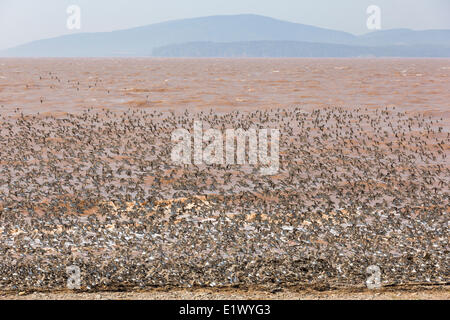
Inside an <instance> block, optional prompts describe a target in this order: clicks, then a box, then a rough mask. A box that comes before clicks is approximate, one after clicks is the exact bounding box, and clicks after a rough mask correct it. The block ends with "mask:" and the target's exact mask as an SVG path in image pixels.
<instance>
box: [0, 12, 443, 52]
mask: <svg viewBox="0 0 450 320" xmlns="http://www.w3.org/2000/svg"><path fill="white" fill-rule="evenodd" d="M257 41H284V42H289V41H291V42H309V43H321V44H340V45H359V46H387V45H394V44H397V43H402V44H407V45H433V46H440V45H443V46H450V30H429V31H412V30H403V29H402V30H388V31H378V32H374V33H369V34H367V35H364V36H359V37H357V36H355V35H352V34H350V33H346V32H341V31H335V30H330V29H324V28H318V27H313V26H309V25H304V24H299V23H292V22H286V21H281V20H277V19H273V18H269V17H264V16H258V15H251V14H245V15H229V16H211V17H202V18H193V19H184V20H175V21H168V22H164V23H157V24H152V25H148V26H144V27H138V28H132V29H127V30H119V31H113V32H101V33H78V34H73V35H66V36H61V37H57V38H51V39H45V40H39V41H34V42H30V43H28V44H24V45H21V46H18V47H15V48H11V49H8V50H4V51H0V56H10V57H111V56H125V57H134V56H149V55H151V54H152V52H153V50H154V49H156V48H160V47H164V46H168V45H179V44H182V43H189V42H215V43H227V42H232V43H236V42H257ZM324 48H329V47H327V46H326V47H324ZM336 48H337V47H336ZM158 50H162V49H156V52H158ZM327 50H328V49H327ZM342 50H344V49H343V47H342ZM345 50H347V49H345ZM159 52H161V51H159ZM315 52H317V51H315ZM432 53H433V54H434V53H435V52H434V51H433V52H432Z"/></svg>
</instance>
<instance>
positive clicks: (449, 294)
mask: <svg viewBox="0 0 450 320" xmlns="http://www.w3.org/2000/svg"><path fill="white" fill-rule="evenodd" d="M0 300H450V288H449V286H442V287H431V288H424V287H421V288H420V287H419V288H413V289H406V288H400V289H397V288H396V289H383V290H361V291H357V290H334V291H324V292H319V291H312V290H304V291H294V290H281V291H280V292H273V293H271V292H267V291H258V290H249V291H244V290H212V289H198V290H181V289H179V290H178V289H176V290H168V291H163V290H154V291H145V292H97V293H73V292H53V293H25V292H21V293H14V294H11V293H0Z"/></svg>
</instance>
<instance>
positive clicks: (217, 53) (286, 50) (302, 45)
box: [153, 41, 450, 57]
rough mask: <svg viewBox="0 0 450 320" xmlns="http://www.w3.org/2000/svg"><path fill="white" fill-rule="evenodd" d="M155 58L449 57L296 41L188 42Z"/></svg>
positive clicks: (441, 50) (446, 51)
mask: <svg viewBox="0 0 450 320" xmlns="http://www.w3.org/2000/svg"><path fill="white" fill-rule="evenodd" d="M153 56H157V57H424V56H426V57H450V47H441V46H424V45H416V46H405V45H397V46H377V47H370V46H353V45H342V44H326V43H311V42H297V41H250V42H227V43H224V42H222V43H215V42H190V43H185V44H175V45H168V46H164V47H160V48H156V49H155V50H153Z"/></svg>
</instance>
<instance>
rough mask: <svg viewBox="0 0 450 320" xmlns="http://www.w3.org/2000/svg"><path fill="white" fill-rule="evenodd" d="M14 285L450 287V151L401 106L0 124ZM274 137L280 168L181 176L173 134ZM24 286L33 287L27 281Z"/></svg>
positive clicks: (208, 169) (435, 127)
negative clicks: (380, 274)
mask: <svg viewBox="0 0 450 320" xmlns="http://www.w3.org/2000/svg"><path fill="white" fill-rule="evenodd" d="M0 121H1V127H0V136H1V140H0V152H1V155H2V158H1V161H0V220H1V221H0V253H1V255H2V261H1V262H0V273H1V274H2V275H3V276H4V277H3V279H0V285H2V286H3V287H8V288H13V289H17V288H18V287H49V288H54V287H61V286H63V285H64V281H65V280H64V279H66V277H67V275H66V274H65V272H64V270H65V269H64V266H66V265H70V264H76V265H79V266H81V267H82V269H83V268H84V277H85V278H84V280H83V281H84V282H83V286H84V288H87V289H92V288H99V287H102V286H103V287H105V286H106V287H109V288H110V287H114V286H122V285H125V286H131V287H136V286H137V287H145V286H148V285H180V286H195V285H209V286H225V285H252V284H261V285H268V286H275V287H276V286H280V285H283V284H295V283H310V284H314V285H324V284H325V285H330V284H336V285H338V284H340V283H346V284H348V283H353V284H358V283H363V281H364V277H365V275H364V270H365V266H367V265H368V264H377V263H378V264H383V268H384V277H385V279H387V280H386V281H388V282H389V283H399V282H410V281H416V282H417V281H419V282H420V281H423V282H426V281H428V282H430V281H431V282H438V283H442V282H448V280H449V277H448V233H447V232H448V230H447V227H448V213H449V185H450V168H449V161H448V155H449V150H450V148H449V142H450V136H449V133H448V128H446V127H445V125H444V124H443V122H442V121H441V120H439V119H435V118H430V117H427V116H425V115H421V114H407V113H403V112H400V111H397V110H396V109H395V108H391V109H387V108H373V109H366V108H354V109H345V108H320V109H315V110H312V111H308V110H304V109H302V108H299V107H292V108H283V109H271V110H258V111H253V112H251V111H248V112H244V111H233V112H223V113H218V112H213V111H212V110H211V111H200V112H189V111H184V112H183V111H178V112H160V111H158V110H154V109H150V110H147V109H140V110H136V109H130V110H128V111H125V112H111V111H108V110H96V109H87V110H86V111H84V112H82V113H78V114H67V115H65V116H52V115H47V116H44V115H19V114H17V116H16V117H2V118H1V119H0ZM193 121H202V123H203V124H204V127H205V128H208V127H210V128H216V129H220V130H225V129H227V128H234V129H236V128H242V129H244V130H247V129H248V128H251V127H254V128H277V129H279V130H280V133H281V136H280V170H279V172H278V173H277V174H276V175H272V176H264V175H260V174H259V173H258V165H248V164H247V165H194V164H192V165H177V164H174V163H172V161H171V157H170V152H171V143H172V142H171V133H172V132H173V131H174V130H176V129H178V128H186V129H188V130H189V129H190V128H192V123H193ZM24 279H25V280H24Z"/></svg>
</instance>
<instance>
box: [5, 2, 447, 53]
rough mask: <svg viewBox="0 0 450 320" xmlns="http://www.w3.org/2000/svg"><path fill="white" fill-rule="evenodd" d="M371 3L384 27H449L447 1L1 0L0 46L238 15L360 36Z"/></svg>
mask: <svg viewBox="0 0 450 320" xmlns="http://www.w3.org/2000/svg"><path fill="white" fill-rule="evenodd" d="M72 4H75V5H78V6H79V7H80V8H81V23H82V26H81V30H76V31H71V30H68V29H67V28H66V20H67V17H68V14H67V13H66V9H67V7H68V6H69V5H72ZM372 4H374V5H378V6H379V7H380V8H381V23H382V29H392V28H411V29H416V30H423V29H450V19H449V17H450V0H0V49H5V48H7V47H12V46H15V45H17V44H21V43H25V42H29V41H32V40H38V39H42V38H49V37H55V36H58V35H63V34H69V33H74V32H96V31H111V30H117V29H126V28H130V27H135V26H142V25H147V24H151V23H156V22H162V21H167V20H173V19H182V18H192V17H200V16H209V15H218V14H240V13H254V14H261V15H265V16H270V17H274V18H278V19H282V20H287V21H292V22H299V23H303V24H310V25H314V26H320V27H325V28H330V29H336V30H342V31H347V32H351V33H354V34H361V33H366V32H368V30H367V29H366V20H367V17H368V15H367V14H366V9H367V7H368V6H369V5H372Z"/></svg>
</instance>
